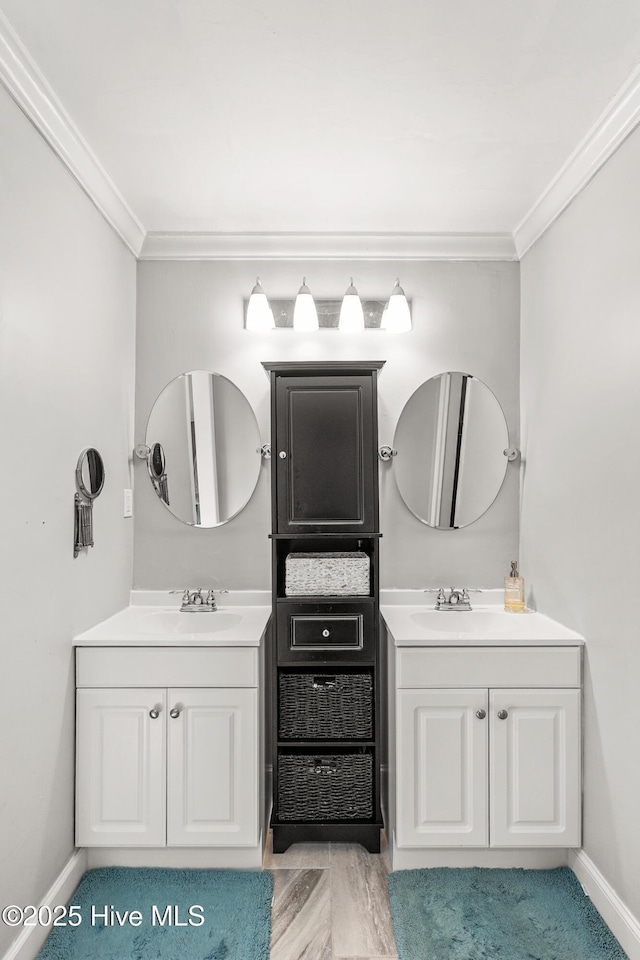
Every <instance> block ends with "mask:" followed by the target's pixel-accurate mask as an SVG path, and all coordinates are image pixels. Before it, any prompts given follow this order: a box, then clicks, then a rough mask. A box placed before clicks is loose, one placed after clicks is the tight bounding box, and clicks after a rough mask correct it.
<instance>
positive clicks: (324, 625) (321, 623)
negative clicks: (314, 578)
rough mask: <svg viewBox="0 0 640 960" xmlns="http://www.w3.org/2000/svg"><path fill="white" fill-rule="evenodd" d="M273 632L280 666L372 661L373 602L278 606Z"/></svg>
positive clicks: (373, 651) (373, 642) (373, 647)
mask: <svg viewBox="0 0 640 960" xmlns="http://www.w3.org/2000/svg"><path fill="white" fill-rule="evenodd" d="M276 632H277V644H278V660H279V661H280V662H283V663H295V662H297V661H304V662H311V663H327V662H335V661H351V660H353V661H360V660H366V661H371V660H373V658H374V653H375V619H374V606H373V604H372V603H336V602H333V603H304V604H298V603H286V604H283V603H280V604H278V614H277V626H276Z"/></svg>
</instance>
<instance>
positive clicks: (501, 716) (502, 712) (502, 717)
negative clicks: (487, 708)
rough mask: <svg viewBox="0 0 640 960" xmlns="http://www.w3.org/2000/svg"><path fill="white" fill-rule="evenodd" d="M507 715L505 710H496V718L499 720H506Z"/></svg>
mask: <svg viewBox="0 0 640 960" xmlns="http://www.w3.org/2000/svg"><path fill="white" fill-rule="evenodd" d="M508 716H509V714H508V713H507V711H506V710H498V719H499V720H506V719H507V717H508Z"/></svg>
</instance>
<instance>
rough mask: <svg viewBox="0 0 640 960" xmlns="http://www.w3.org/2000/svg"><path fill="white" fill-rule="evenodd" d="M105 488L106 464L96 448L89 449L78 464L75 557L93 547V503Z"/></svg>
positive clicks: (75, 507)
mask: <svg viewBox="0 0 640 960" xmlns="http://www.w3.org/2000/svg"><path fill="white" fill-rule="evenodd" d="M103 486H104V463H103V462H102V457H101V456H100V454H99V453H98V451H97V450H96V448H95V447H87V449H86V450H83V451H82V453H81V454H80V456H79V457H78V463H77V464H76V487H77V489H78V492H77V493H76V495H75V497H74V512H73V516H74V524H73V555H74V557H77V556H78V554H79V552H80V550H82V548H83V547H92V546H93V501H94V500H95V498H96V497H97V496H98V495H99V494H100V493H101V492H102V488H103Z"/></svg>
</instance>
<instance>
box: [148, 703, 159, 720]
mask: <svg viewBox="0 0 640 960" xmlns="http://www.w3.org/2000/svg"><path fill="white" fill-rule="evenodd" d="M149 716H150V717H151V719H152V720H157V719H158V717H159V716H160V707H157V706H156V707H152V709H151V710H149Z"/></svg>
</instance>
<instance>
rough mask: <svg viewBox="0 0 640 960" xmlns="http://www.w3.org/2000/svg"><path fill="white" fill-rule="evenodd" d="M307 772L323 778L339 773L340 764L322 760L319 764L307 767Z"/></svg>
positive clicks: (334, 761)
mask: <svg viewBox="0 0 640 960" xmlns="http://www.w3.org/2000/svg"><path fill="white" fill-rule="evenodd" d="M307 772H308V773H316V774H320V775H321V776H326V775H327V774H334V773H337V772H338V763H337V761H336V760H321V761H320V762H319V763H316V764H314V765H313V766H311V767H307Z"/></svg>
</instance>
